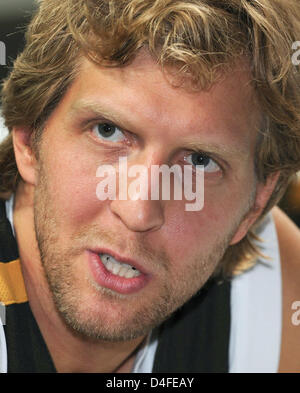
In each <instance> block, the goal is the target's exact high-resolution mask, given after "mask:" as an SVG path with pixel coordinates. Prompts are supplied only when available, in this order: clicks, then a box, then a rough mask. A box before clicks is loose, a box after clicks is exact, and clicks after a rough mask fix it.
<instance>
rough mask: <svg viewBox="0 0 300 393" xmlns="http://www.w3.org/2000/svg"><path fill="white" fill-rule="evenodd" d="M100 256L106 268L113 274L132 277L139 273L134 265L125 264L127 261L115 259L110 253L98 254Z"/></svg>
mask: <svg viewBox="0 0 300 393" xmlns="http://www.w3.org/2000/svg"><path fill="white" fill-rule="evenodd" d="M100 257H101V261H102V262H103V264H104V266H105V267H106V269H107V270H108V271H110V272H111V273H113V274H115V275H118V276H120V277H125V278H133V277H137V276H139V275H140V274H141V273H140V272H139V271H138V270H137V269H136V268H135V267H133V266H131V265H127V263H122V262H119V261H117V260H116V259H115V258H114V257H113V256H111V255H110V254H100Z"/></svg>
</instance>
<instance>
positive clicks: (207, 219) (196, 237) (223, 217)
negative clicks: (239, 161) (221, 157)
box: [163, 186, 250, 260]
mask: <svg viewBox="0 0 300 393" xmlns="http://www.w3.org/2000/svg"><path fill="white" fill-rule="evenodd" d="M245 187H246V186H245ZM249 195H250V194H249V193H248V194H247V193H246V192H245V188H244V190H243V192H242V189H240V188H239V189H236V188H234V187H233V188H231V189H230V192H228V191H227V190H224V192H220V191H218V192H213V191H212V190H209V191H208V192H207V193H206V197H205V201H204V207H203V209H202V210H201V211H197V212H187V211H185V209H184V206H183V205H181V206H180V207H179V206H177V207H174V209H172V208H171V209H169V210H168V212H167V215H166V217H167V220H166V226H165V229H164V232H163V236H164V237H165V242H166V244H169V247H168V249H169V250H170V253H172V255H174V258H176V259H178V260H182V259H183V258H185V259H186V258H188V257H189V256H190V257H193V256H194V257H195V256H197V255H203V256H204V255H209V254H210V253H211V252H212V251H213V250H214V249H215V248H216V247H217V246H218V245H219V244H220V242H222V241H224V240H227V239H228V237H230V236H233V234H234V231H235V229H236V228H237V227H238V224H239V223H240V221H241V219H242V217H243V215H244V213H245V211H246V210H247V206H248V198H249ZM229 240H230V239H229ZM187 254H188V255H187Z"/></svg>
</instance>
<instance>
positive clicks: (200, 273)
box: [34, 162, 238, 342]
mask: <svg viewBox="0 0 300 393" xmlns="http://www.w3.org/2000/svg"><path fill="white" fill-rule="evenodd" d="M46 173H47V172H46V170H45V169H44V168H43V164H42V163H41V162H40V170H39V181H38V184H37V186H36V189H35V200H34V223H35V232H36V238H37V243H38V248H39V251H40V259H41V263H42V266H43V269H44V273H45V277H46V279H47V282H48V285H49V289H50V293H51V295H52V299H53V302H54V304H55V307H56V309H57V311H58V314H59V315H60V317H61V318H62V320H63V321H64V323H65V324H66V326H67V327H68V329H71V331H72V332H73V333H74V334H78V335H80V336H81V337H83V338H86V339H89V340H91V339H92V340H102V341H108V342H122V341H128V340H133V339H135V338H138V337H142V336H145V335H146V334H148V333H149V332H150V331H151V330H152V329H153V328H154V327H157V326H159V325H160V324H161V323H162V322H163V321H164V320H166V319H167V318H168V317H170V315H171V314H172V313H173V312H174V311H175V310H176V309H178V308H179V307H180V306H182V305H183V304H184V303H186V302H187V301H188V300H189V299H190V298H191V297H192V296H193V295H194V294H195V293H196V292H198V290H199V289H200V288H201V287H202V286H203V285H204V283H205V282H206V281H207V279H208V278H209V277H210V275H211V274H212V272H213V270H214V268H215V267H216V265H217V264H218V262H219V261H220V260H221V259H222V257H223V255H224V253H225V251H226V249H227V247H228V245H229V242H230V240H231V238H232V236H233V233H234V232H235V230H236V228H237V224H238V223H236V225H235V226H234V228H232V230H231V231H230V232H229V233H227V234H226V236H225V235H224V236H223V237H222V238H221V239H218V240H217V241H216V243H215V246H214V248H213V250H212V252H210V253H209V255H201V254H200V255H199V256H198V257H197V258H194V260H193V261H192V263H190V264H187V266H186V269H185V276H184V277H176V276H175V277H174V274H173V275H172V271H171V268H170V266H168V262H167V261H165V262H164V265H165V270H169V272H168V275H169V280H165V281H164V283H162V284H161V286H160V293H159V294H154V295H153V297H152V299H149V298H147V297H146V296H144V295H142V296H141V299H138V301H137V303H138V307H137V308H136V311H135V312H134V314H133V315H131V317H130V319H128V318H127V317H126V315H125V314H126V313H122V312H121V311H120V317H119V318H118V319H117V322H116V320H115V323H114V325H112V324H111V323H108V321H105V318H102V315H101V310H99V309H97V310H98V312H97V313H95V312H94V310H92V309H89V307H88V304H87V305H86V307H85V308H82V302H84V301H85V300H87V302H89V300H90V299H84V297H83V296H82V295H83V294H82V291H81V290H80V287H79V286H78V285H77V287H76V284H78V280H76V274H75V271H74V264H73V260H74V258H76V256H77V257H78V256H79V248H77V249H76V248H74V249H72V250H70V249H68V250H61V249H60V248H59V246H60V235H59V230H58V228H59V220H58V217H57V213H56V209H55V206H54V205H53V202H52V198H51V193H50V192H49V189H48V181H47V176H46ZM88 236H89V235H88V233H87V231H86V228H85V229H84V230H82V231H81V232H80V233H78V234H77V236H76V240H78V241H79V243H80V244H84V242H85V240H86V239H87V238H88ZM91 236H92V237H94V236H95V234H94V232H93V235H91ZM114 237H115V236H113V234H111V235H109V234H106V233H105V231H102V232H101V231H100V230H99V231H98V233H97V239H98V240H99V242H100V244H101V241H103V238H104V240H108V239H114ZM113 244H114V243H113ZM112 248H113V247H112ZM138 249H139V253H140V254H139V255H141V252H140V250H141V249H143V246H142V245H140V246H139V248H138ZM153 254H154V255H155V251H153ZM199 261H201V262H199ZM156 263H161V261H160V260H157V262H156ZM150 266H151V265H150ZM169 268H170V269H169ZM165 276H166V275H165ZM84 285H88V286H89V288H90V289H89V293H91V288H93V297H94V299H96V300H97V299H99V301H100V302H101V298H102V299H105V301H106V304H107V302H108V301H109V302H110V304H111V305H112V307H114V306H115V305H117V306H118V307H119V306H120V305H121V304H122V302H123V304H124V306H125V309H126V302H127V299H126V296H122V295H120V294H118V293H116V292H113V291H110V290H108V289H105V288H101V287H98V286H97V285H96V284H95V283H91V282H88V280H86V282H85V283H84ZM119 309H121V308H120V307H119Z"/></svg>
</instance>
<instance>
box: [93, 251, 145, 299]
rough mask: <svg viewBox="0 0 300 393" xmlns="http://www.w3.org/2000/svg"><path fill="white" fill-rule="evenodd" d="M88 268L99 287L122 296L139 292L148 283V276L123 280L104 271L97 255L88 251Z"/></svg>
mask: <svg viewBox="0 0 300 393" xmlns="http://www.w3.org/2000/svg"><path fill="white" fill-rule="evenodd" d="M88 259H89V266H90V269H91V272H92V275H93V278H94V280H95V281H96V283H97V284H99V285H100V286H102V287H104V288H107V289H111V290H112V291H115V292H118V293H120V294H123V295H130V294H132V293H135V292H138V291H140V290H141V289H142V288H144V287H145V286H146V284H147V283H148V281H149V276H148V275H146V274H143V273H141V274H140V275H139V276H138V277H133V278H125V277H120V276H117V275H115V274H112V273H111V272H110V271H108V270H107V269H106V267H105V266H104V264H103V263H102V261H101V258H100V256H99V255H98V254H96V253H94V252H92V251H88Z"/></svg>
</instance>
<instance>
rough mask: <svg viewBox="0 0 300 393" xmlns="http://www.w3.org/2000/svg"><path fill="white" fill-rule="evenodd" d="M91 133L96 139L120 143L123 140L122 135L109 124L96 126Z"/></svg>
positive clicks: (116, 128) (115, 127) (123, 136)
mask: <svg viewBox="0 0 300 393" xmlns="http://www.w3.org/2000/svg"><path fill="white" fill-rule="evenodd" d="M93 133H94V135H95V136H96V137H98V138H100V139H102V140H106V141H110V142H121V141H122V140H124V139H125V135H124V133H123V132H122V131H121V130H120V129H119V128H118V127H117V126H115V125H113V124H110V123H98V124H96V125H95V126H94V127H93Z"/></svg>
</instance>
